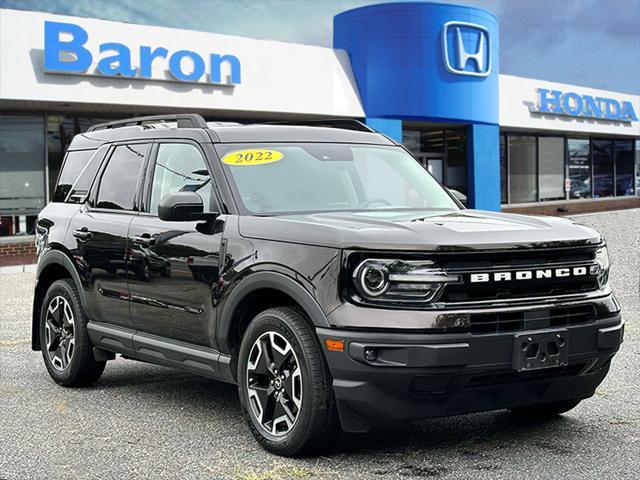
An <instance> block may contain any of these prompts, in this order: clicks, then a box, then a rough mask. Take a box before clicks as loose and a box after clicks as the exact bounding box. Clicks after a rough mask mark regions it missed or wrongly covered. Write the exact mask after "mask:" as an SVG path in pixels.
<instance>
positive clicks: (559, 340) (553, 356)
mask: <svg viewBox="0 0 640 480" xmlns="http://www.w3.org/2000/svg"><path fill="white" fill-rule="evenodd" d="M568 364H569V332H568V331H567V329H560V330H546V331H543V332H520V333H516V334H515V336H514V339H513V364H512V366H513V369H514V370H516V371H517V372H526V371H531V370H541V369H544V368H553V367H562V366H565V365H568Z"/></svg>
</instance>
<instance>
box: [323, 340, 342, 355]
mask: <svg viewBox="0 0 640 480" xmlns="http://www.w3.org/2000/svg"><path fill="white" fill-rule="evenodd" d="M324 346H325V347H327V350H329V351H331V352H344V340H333V339H332V338H325V339H324Z"/></svg>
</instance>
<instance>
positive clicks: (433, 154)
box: [402, 122, 467, 195]
mask: <svg viewBox="0 0 640 480" xmlns="http://www.w3.org/2000/svg"><path fill="white" fill-rule="evenodd" d="M402 143H403V144H404V146H405V147H407V149H408V150H409V151H410V152H411V153H412V154H413V156H414V157H415V158H416V159H417V160H418V161H419V162H420V163H421V164H422V166H423V167H424V168H426V169H427V170H428V171H429V172H430V173H431V175H433V177H434V178H435V179H436V180H438V181H439V182H440V183H442V184H443V185H446V186H447V187H449V188H452V189H455V190H458V191H459V192H461V193H463V194H465V195H466V193H467V134H466V131H465V129H464V128H456V129H453V128H451V129H448V130H442V129H441V128H435V129H434V128H429V125H428V124H421V123H419V122H405V124H404V125H403V129H402Z"/></svg>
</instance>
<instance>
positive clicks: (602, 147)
mask: <svg viewBox="0 0 640 480" xmlns="http://www.w3.org/2000/svg"><path fill="white" fill-rule="evenodd" d="M591 155H592V158H593V196H594V197H612V196H613V142H612V141H610V140H593V141H592V142H591Z"/></svg>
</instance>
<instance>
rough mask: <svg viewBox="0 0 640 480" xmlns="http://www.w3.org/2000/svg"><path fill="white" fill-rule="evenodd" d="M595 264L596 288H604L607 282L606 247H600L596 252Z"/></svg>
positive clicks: (607, 255) (608, 264)
mask: <svg viewBox="0 0 640 480" xmlns="http://www.w3.org/2000/svg"><path fill="white" fill-rule="evenodd" d="M595 260H596V264H597V265H594V266H597V274H598V286H599V287H600V288H602V287H604V286H605V285H606V284H607V282H608V281H609V266H610V263H609V252H607V247H606V246H605V247H602V248H599V249H598V250H596V258H595Z"/></svg>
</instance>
